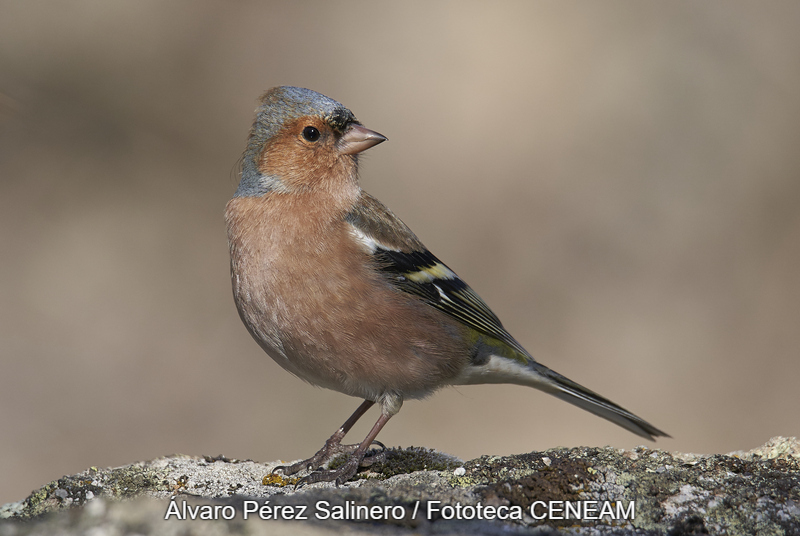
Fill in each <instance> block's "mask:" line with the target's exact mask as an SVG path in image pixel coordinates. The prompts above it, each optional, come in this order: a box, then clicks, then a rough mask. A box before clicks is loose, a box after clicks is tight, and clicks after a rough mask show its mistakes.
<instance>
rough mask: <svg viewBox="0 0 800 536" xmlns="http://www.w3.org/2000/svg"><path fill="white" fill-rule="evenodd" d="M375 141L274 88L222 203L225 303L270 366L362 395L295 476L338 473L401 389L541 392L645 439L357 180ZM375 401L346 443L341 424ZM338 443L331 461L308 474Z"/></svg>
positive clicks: (361, 449) (336, 115) (298, 93)
mask: <svg viewBox="0 0 800 536" xmlns="http://www.w3.org/2000/svg"><path fill="white" fill-rule="evenodd" d="M383 141H386V138H385V137H384V136H382V135H381V134H378V133H377V132H374V131H372V130H369V129H367V128H365V127H363V126H362V125H361V123H360V122H359V121H358V120H356V118H355V116H354V115H353V113H352V112H351V111H350V110H348V109H347V108H345V107H344V106H343V105H341V104H340V103H338V102H336V101H334V100H332V99H330V98H328V97H326V96H324V95H321V94H319V93H316V92H314V91H311V90H308V89H303V88H297V87H277V88H273V89H271V90H269V91H267V93H266V94H264V96H263V97H262V98H261V105H260V106H259V108H258V109H257V111H256V119H255V122H254V123H253V128H252V129H251V131H250V137H249V141H248V145H247V149H246V150H245V153H244V157H243V162H242V172H241V182H240V183H239V187H238V189H237V190H236V193H235V195H234V197H233V199H231V200H230V202H229V203H228V205H227V207H226V211H225V219H226V222H227V227H228V242H229V247H230V255H231V279H232V283H233V296H234V299H235V301H236V307H237V309H238V311H239V315H240V316H241V318H242V321H243V322H244V324H245V326H246V327H247V329H248V331H249V332H250V334H251V335H252V336H253V338H255V340H256V341H257V342H258V344H259V345H260V346H261V347H262V348H263V349H264V351H266V352H267V354H269V355H270V357H272V359H274V360H275V361H276V362H277V363H278V364H279V365H281V366H282V367H283V368H285V369H286V370H288V371H289V372H291V373H292V374H294V375H296V376H298V377H300V378H302V379H303V380H306V381H307V382H309V383H312V384H314V385H319V386H322V387H327V388H329V389H333V390H336V391H339V392H342V393H345V394H348V395H351V396H356V397H359V398H363V399H364V402H363V403H362V404H361V405H360V406H359V408H358V409H357V410H356V412H355V413H354V414H353V415H352V416H351V417H350V418H349V419H348V420H347V421H346V422H345V423H344V424H343V425H342V427H341V428H339V429H338V430H337V431H336V432H335V433H334V434H333V436H331V438H330V439H328V440H327V441H326V443H325V446H324V447H323V448H322V449H320V451H319V452H317V453H316V454H315V455H314V456H312V457H311V458H309V459H308V460H304V461H302V462H298V463H295V464H293V465H291V466H288V467H282V468H281V469H282V470H283V472H284V473H285V474H293V473H296V472H299V471H301V470H303V469H310V470H312V471H313V472H311V473H310V474H309V475H308V476H306V477H305V478H304V479H302V481H303V482H320V481H335V482H336V483H337V484H341V483H343V482H345V481H347V480H348V479H350V478H351V477H352V476H353V475H355V473H356V472H357V470H358V468H359V466H360V465H361V464H362V463H367V462H368V460H365V459H364V458H365V455H366V453H367V449H368V448H369V447H370V445H372V443H373V442H375V441H374V440H375V438H376V436H377V435H378V432H380V430H381V428H383V426H384V425H385V424H386V422H387V421H388V420H389V419H390V418H391V417H392V416H393V415H394V414H396V413H397V412H398V411H399V410H400V407H401V406H402V405H403V400H405V399H408V398H411V399H415V398H423V397H425V396H428V395H430V394H431V393H432V392H434V391H435V390H436V389H438V388H440V387H443V386H446V385H465V384H477V383H513V384H519V385H527V386H531V387H535V388H537V389H541V390H542V391H545V392H548V393H550V394H552V395H555V396H557V397H559V398H561V399H563V400H566V401H567V402H570V403H572V404H575V405H576V406H579V407H581V408H583V409H585V410H587V411H590V412H592V413H594V414H595V415H599V416H600V417H603V418H605V419H608V420H609V421H611V422H613V423H616V424H618V425H620V426H622V427H623V428H626V429H627V430H630V431H631V432H633V433H635V434H638V435H640V436H642V437H645V438H648V439H651V440H652V439H654V437H656V436H666V435H667V434H665V433H664V432H662V431H661V430H659V429H658V428H656V427H654V426H653V425H651V424H649V423H647V422H646V421H644V420H642V419H640V418H639V417H637V416H636V415H634V414H632V413H630V412H628V411H627V410H625V409H623V408H621V407H620V406H618V405H617V404H615V403H613V402H611V401H610V400H608V399H606V398H604V397H602V396H600V395H598V394H597V393H594V392H592V391H590V390H589V389H586V388H585V387H582V386H581V385H578V384H577V383H575V382H573V381H572V380H569V379H568V378H566V377H564V376H562V375H560V374H558V373H556V372H554V371H552V370H550V369H549V368H547V367H545V366H544V365H542V364H540V363H538V362H536V360H535V359H534V358H533V357H532V356H531V355H530V354H529V353H528V352H527V351H526V350H525V349H524V348H523V347H522V345H521V344H520V343H519V342H517V340H516V339H514V337H512V336H511V335H510V334H509V333H508V332H507V331H506V330H505V329H504V328H503V325H502V324H501V323H500V320H499V319H498V318H497V316H496V315H495V314H494V313H493V312H492V311H491V309H489V307H488V306H487V305H486V303H484V301H483V300H482V299H481V298H480V297H479V296H478V295H477V294H476V293H475V291H473V290H472V289H471V288H470V287H469V286H468V285H467V284H466V283H465V282H464V281H463V280H462V279H461V278H460V277H458V276H457V275H456V273H455V272H453V270H451V269H450V268H449V267H448V266H447V265H445V264H444V263H442V262H441V261H440V260H439V259H438V258H436V257H435V256H434V255H433V254H432V253H431V252H430V251H428V249H427V248H426V247H425V246H424V245H423V244H422V242H420V241H419V239H418V238H417V237H416V235H414V233H413V232H411V230H410V229H409V228H408V227H407V226H406V225H405V224H404V223H403V222H402V221H400V219H399V218H398V217H397V216H395V215H394V214H393V213H392V212H391V211H390V210H389V209H388V208H386V207H385V206H384V205H383V204H381V202H380V201H378V200H377V199H375V198H374V197H372V196H371V195H369V194H368V193H366V192H365V191H363V190H362V189H361V188H360V186H359V184H358V154H359V153H361V152H362V151H364V150H366V149H369V148H370V147H372V146H374V145H377V144H379V143H381V142H383ZM375 403H378V404H379V405H380V410H381V413H380V416H379V417H378V420H377V422H376V423H375V425H374V426H373V428H372V429H371V430H370V432H369V434H367V437H366V438H365V439H364V440H363V441H362V442H361V443H360V444H358V445H348V446H344V445H341V441H342V439H343V437H344V436H345V434H347V432H348V431H349V430H350V428H351V427H352V426H353V425H354V424H355V422H356V421H357V420H358V419H359V418H360V417H361V416H362V415H363V414H364V413H365V412H366V411H367V410H368V409H369V408H370V407H371V406H372V405H373V404H375ZM341 452H346V453H349V454H350V456H349V458H348V459H347V462H346V463H345V464H344V465H342V466H341V467H339V468H338V469H337V470H328V471H319V469H320V467H322V465H323V464H324V463H325V462H327V461H328V460H329V459H330V458H331V457H332V456H333V455H334V454H337V453H341Z"/></svg>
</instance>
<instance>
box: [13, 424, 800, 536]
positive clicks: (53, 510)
mask: <svg viewBox="0 0 800 536" xmlns="http://www.w3.org/2000/svg"><path fill="white" fill-rule="evenodd" d="M386 454H387V455H386V461H385V462H383V463H376V464H374V465H373V466H371V467H369V468H367V469H365V470H363V471H362V472H361V473H359V475H358V480H354V481H351V482H348V483H347V484H345V485H343V486H341V487H338V488H337V487H336V486H334V485H333V484H330V483H321V484H313V485H308V486H303V487H300V488H297V487H296V486H294V482H295V479H292V478H287V477H283V476H281V475H275V474H272V473H271V470H272V468H274V467H275V466H277V465H278V463H277V462H275V463H270V464H261V463H256V462H253V461H251V460H232V459H227V458H225V457H223V456H218V457H208V456H205V457H200V458H198V457H191V456H183V455H176V456H169V457H166V458H159V459H156V460H152V461H148V462H138V463H134V464H131V465H128V466H124V467H117V468H112V469H97V468H95V467H92V468H90V469H88V470H86V471H84V472H82V473H80V474H77V475H73V476H67V477H64V478H61V479H59V480H57V481H54V482H51V483H50V484H48V485H46V486H44V487H42V488H41V489H39V490H37V491H34V492H33V493H32V494H31V495H30V496H29V497H28V498H27V499H25V500H24V501H21V502H18V503H11V504H7V505H5V506H3V507H1V508H0V518H7V519H5V520H4V521H0V536H7V535H8V536H11V535H13V536H17V535H35V534H53V533H56V532H57V533H59V534H84V533H87V532H92V534H109V535H116V534H127V533H131V532H135V533H137V534H156V533H157V534H198V535H206V534H208V535H218V534H219V535H222V534H233V533H236V534H267V533H269V534H272V533H274V532H277V531H279V530H282V529H284V528H285V530H286V531H287V532H288V531H291V532H292V533H293V534H309V535H317V534H320V535H321V534H332V533H337V534H363V533H364V532H365V531H367V532H369V533H374V534H392V535H394V534H398V535H399V534H412V533H413V534H462V533H470V534H475V533H482V534H575V535H588V534H603V535H610V534H614V535H617V534H619V535H628V534H637V535H638V534H641V535H645V534H647V535H649V534H670V535H673V534H674V535H678V534H720V533H724V534H729V535H735V534H742V535H745V534H746V535H750V534H800V443H799V442H798V441H797V439H796V438H782V437H776V438H773V439H771V440H770V441H769V442H768V443H767V444H765V445H764V446H762V447H759V448H757V449H754V450H752V451H750V452H736V453H731V454H727V455H721V454H715V455H697V454H679V453H668V452H664V451H660V450H651V449H648V448H645V447H639V448H637V449H634V450H631V451H626V450H618V449H613V448H610V447H605V448H593V447H592V448H590V447H579V448H571V449H567V448H555V449H550V450H547V451H545V452H531V453H528V454H520V455H516V456H482V457H480V458H477V459H475V460H470V461H468V462H461V461H460V460H457V459H455V458H453V457H451V456H448V455H445V454H441V453H437V452H435V451H430V450H426V449H420V448H413V447H412V448H409V449H404V450H403V449H389V450H388V451H387V453H386ZM334 463H335V460H334Z"/></svg>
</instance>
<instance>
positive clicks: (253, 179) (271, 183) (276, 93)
mask: <svg viewBox="0 0 800 536" xmlns="http://www.w3.org/2000/svg"><path fill="white" fill-rule="evenodd" d="M385 140H386V138H385V137H384V136H382V135H380V134H378V133H377V132H374V131H372V130H369V129H367V128H364V127H363V126H362V125H361V123H359V122H358V120H357V119H356V117H355V115H353V112H351V111H350V110H348V109H347V108H346V107H345V106H343V105H342V104H340V103H338V102H336V101H335V100H333V99H331V98H328V97H326V96H325V95H322V94H320V93H317V92H315V91H311V90H310V89H304V88H299V87H291V86H281V87H276V88H272V89H270V90H269V91H267V92H266V93H265V94H264V96H263V97H261V105H260V106H259V107H258V109H257V110H256V119H255V121H254V123H253V128H252V129H251V131H250V139H249V141H248V145H247V149H246V150H245V153H244V157H243V161H242V178H241V182H240V183H239V189H238V190H237V191H236V196H243V197H248V196H260V195H263V194H265V193H267V192H273V191H275V192H297V191H305V190H309V189H317V188H322V187H324V186H325V185H326V184H327V183H330V182H331V181H332V180H333V182H336V181H335V180H334V179H337V178H338V179H341V180H350V181H352V182H353V183H354V184H355V181H356V173H355V172H356V168H357V156H356V155H357V154H358V153H360V152H362V151H364V150H366V149H369V148H370V147H372V146H374V145H377V144H379V143H381V142H382V141H385Z"/></svg>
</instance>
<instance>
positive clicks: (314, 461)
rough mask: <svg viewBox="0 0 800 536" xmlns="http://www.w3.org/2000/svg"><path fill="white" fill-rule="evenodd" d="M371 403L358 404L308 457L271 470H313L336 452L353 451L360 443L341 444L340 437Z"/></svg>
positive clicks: (341, 437) (288, 472) (291, 472)
mask: <svg viewBox="0 0 800 536" xmlns="http://www.w3.org/2000/svg"><path fill="white" fill-rule="evenodd" d="M373 404H375V402H373V401H372V400H365V401H364V402H362V403H361V405H360V406H358V409H357V410H356V411H355V412H354V413H353V414H352V415H350V418H349V419H347V421H345V423H344V424H343V425H342V426H341V427H340V428H339V429H338V430H336V432H334V434H333V435H332V436H331V437H330V438H329V439H328V440H327V441H326V442H325V445H324V446H323V447H322V448H321V449H319V451H318V452H317V453H316V454H314V455H313V456H311V457H310V458H309V459H307V460H303V461H301V462H297V463H293V464H292V465H288V466H285V465H281V466H278V467H276V468H275V469H273V471H281V472H282V473H283V474H284V475H293V474H295V473H298V472H300V471H302V470H303V469H310V470H312V471H314V470H316V469H318V468H319V467H321V466H322V464H324V463H325V462H327V461H328V460H330V459H331V458H332V457H334V456H336V455H337V454H343V453H345V454H350V453H352V452H355V451H356V450H357V449H358V447H360V446H361V445H342V444H341V443H342V439H344V436H345V435H347V432H349V431H350V429H351V428H352V427H353V425H354V424H355V423H356V421H358V419H360V418H361V417H362V416H363V415H364V414H365V413H366V412H367V410H368V409H369V408H371V407H372V405H373ZM373 439H374V438H373Z"/></svg>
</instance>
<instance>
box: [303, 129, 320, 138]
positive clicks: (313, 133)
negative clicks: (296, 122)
mask: <svg viewBox="0 0 800 536" xmlns="http://www.w3.org/2000/svg"><path fill="white" fill-rule="evenodd" d="M303 137H304V138H305V139H307V140H308V141H317V140H318V139H319V130H317V129H316V128H314V127H306V128H304V129H303Z"/></svg>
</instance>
